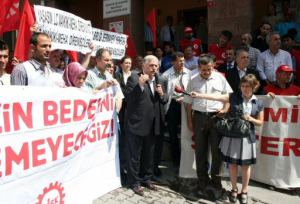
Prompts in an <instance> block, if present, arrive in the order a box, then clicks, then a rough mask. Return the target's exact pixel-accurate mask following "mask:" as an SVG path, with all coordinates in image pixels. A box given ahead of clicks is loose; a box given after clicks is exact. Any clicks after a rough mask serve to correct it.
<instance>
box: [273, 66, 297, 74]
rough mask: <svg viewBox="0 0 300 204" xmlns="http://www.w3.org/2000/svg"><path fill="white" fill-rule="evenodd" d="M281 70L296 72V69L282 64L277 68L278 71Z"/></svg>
mask: <svg viewBox="0 0 300 204" xmlns="http://www.w3.org/2000/svg"><path fill="white" fill-rule="evenodd" d="M279 72H294V70H293V69H292V68H290V67H289V66H287V65H280V66H279V67H278V68H277V70H276V73H279Z"/></svg>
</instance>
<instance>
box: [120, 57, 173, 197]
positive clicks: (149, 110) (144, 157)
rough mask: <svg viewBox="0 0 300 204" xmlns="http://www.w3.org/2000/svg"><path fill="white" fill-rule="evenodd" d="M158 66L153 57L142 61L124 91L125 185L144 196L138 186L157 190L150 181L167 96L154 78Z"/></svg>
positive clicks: (159, 80)
mask: <svg viewBox="0 0 300 204" xmlns="http://www.w3.org/2000/svg"><path fill="white" fill-rule="evenodd" d="M158 67H159V63H158V59H157V58H156V57H155V56H153V55H148V56H146V57H145V58H144V66H143V71H142V72H141V73H132V74H131V76H130V77H129V78H128V81H127V84H126V88H125V100H126V103H127V117H126V120H125V134H126V138H127V144H128V184H129V185H130V187H131V188H132V190H133V191H134V192H135V193H136V194H138V195H140V196H143V195H144V192H143V189H142V187H141V185H143V186H145V187H146V188H149V189H150V190H157V188H156V187H155V186H154V185H153V183H152V182H151V181H150V179H151V177H152V174H153V151H154V143H155V136H156V135H159V134H160V128H161V124H162V123H161V121H163V120H164V114H165V113H164V104H165V103H166V102H167V96H166V94H165V93H164V90H163V87H162V80H161V79H160V78H159V76H158V75H157V71H158Z"/></svg>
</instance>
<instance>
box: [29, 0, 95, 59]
mask: <svg viewBox="0 0 300 204" xmlns="http://www.w3.org/2000/svg"><path fill="white" fill-rule="evenodd" d="M34 11H35V16H36V23H37V27H38V31H40V32H44V33H47V34H48V35H49V36H50V38H51V41H52V50H54V49H62V50H72V51H77V52H82V53H86V52H89V51H90V48H89V44H90V43H91V41H92V39H93V35H92V27H91V22H90V21H87V20H84V19H82V18H80V17H78V16H76V15H74V14H71V13H68V12H66V11H62V10H58V9H55V8H51V7H46V6H37V5H34Z"/></svg>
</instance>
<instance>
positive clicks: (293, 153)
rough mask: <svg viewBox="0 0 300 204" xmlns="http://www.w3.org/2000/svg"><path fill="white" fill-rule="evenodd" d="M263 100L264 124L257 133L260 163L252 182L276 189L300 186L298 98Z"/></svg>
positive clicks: (254, 172) (254, 168)
mask: <svg viewBox="0 0 300 204" xmlns="http://www.w3.org/2000/svg"><path fill="white" fill-rule="evenodd" d="M260 99H262V100H263V101H264V107H265V108H264V125H263V127H262V128H261V129H258V130H257V134H258V140H257V164H256V165H254V166H253V170H252V175H251V179H254V180H257V181H260V182H262V183H266V184H270V185H273V186H275V187H277V188H295V187H300V178H299V175H300V168H299V167H300V135H299V125H300V122H299V120H300V114H299V99H298V98H297V97H295V96H286V97H283V96H276V98H275V99H274V100H272V99H270V98H268V97H260Z"/></svg>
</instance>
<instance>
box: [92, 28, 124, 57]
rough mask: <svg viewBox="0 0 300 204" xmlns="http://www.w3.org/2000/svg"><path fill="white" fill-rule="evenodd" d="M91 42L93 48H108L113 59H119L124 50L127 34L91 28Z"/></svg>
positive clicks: (122, 55)
mask: <svg viewBox="0 0 300 204" xmlns="http://www.w3.org/2000/svg"><path fill="white" fill-rule="evenodd" d="M93 42H94V44H95V46H96V49H95V50H98V49H100V48H106V49H108V50H110V52H111V54H112V58H113V59H121V58H122V57H124V55H125V52H126V45H127V35H124V34H120V33H115V32H110V31H105V30H101V29H98V28H93ZM95 52H96V51H95ZM95 52H94V53H92V55H95Z"/></svg>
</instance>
